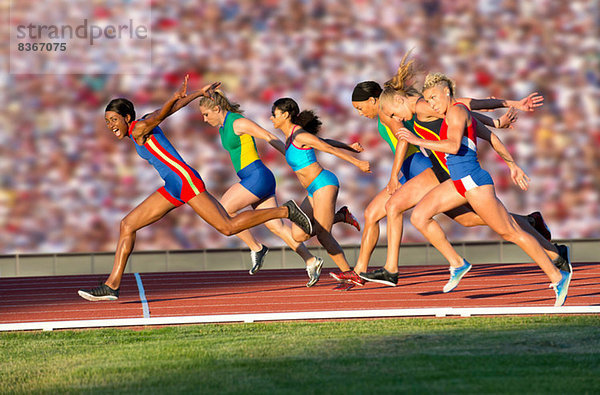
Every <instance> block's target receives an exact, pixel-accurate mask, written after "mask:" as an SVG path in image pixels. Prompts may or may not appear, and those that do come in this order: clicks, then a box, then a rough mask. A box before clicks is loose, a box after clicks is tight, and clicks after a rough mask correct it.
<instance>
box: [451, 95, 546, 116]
mask: <svg viewBox="0 0 600 395" xmlns="http://www.w3.org/2000/svg"><path fill="white" fill-rule="evenodd" d="M456 100H457V101H459V102H461V103H464V104H465V105H466V106H467V107H469V108H470V109H471V110H493V109H496V108H503V107H514V108H516V109H517V110H521V111H527V112H531V111H534V110H535V109H536V108H537V107H540V106H543V105H544V97H543V96H541V95H540V94H539V93H537V92H533V93H531V94H530V95H528V96H527V97H525V98H523V99H521V100H506V99H495V98H491V99H469V98H460V99H456Z"/></svg>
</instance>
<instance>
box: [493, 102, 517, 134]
mask: <svg viewBox="0 0 600 395" xmlns="http://www.w3.org/2000/svg"><path fill="white" fill-rule="evenodd" d="M518 118H519V113H518V112H517V110H516V109H515V108H514V107H510V108H509V109H508V111H507V112H505V113H504V114H502V116H501V117H500V118H498V129H512V128H513V123H515V122H517V119H518Z"/></svg>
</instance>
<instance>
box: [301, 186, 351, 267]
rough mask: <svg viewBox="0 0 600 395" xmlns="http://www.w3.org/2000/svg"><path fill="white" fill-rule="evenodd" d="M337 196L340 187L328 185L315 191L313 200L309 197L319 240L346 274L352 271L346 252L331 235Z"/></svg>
mask: <svg viewBox="0 0 600 395" xmlns="http://www.w3.org/2000/svg"><path fill="white" fill-rule="evenodd" d="M337 194H338V187H336V186H334V185H328V186H325V187H323V188H320V189H318V190H317V191H315V193H314V196H313V197H312V198H310V197H309V200H310V202H311V204H312V206H313V218H314V220H315V229H316V234H317V239H319V242H320V243H321V245H322V246H323V247H324V248H325V250H327V253H328V254H329V256H330V257H331V259H332V260H333V262H335V264H336V265H337V266H338V267H339V268H340V270H341V271H343V272H345V271H348V270H350V266H349V265H348V261H346V257H345V256H344V250H342V247H340V245H339V244H338V242H337V241H336V240H335V239H334V238H333V236H332V235H331V227H332V226H333V217H334V214H335V202H336V200H337Z"/></svg>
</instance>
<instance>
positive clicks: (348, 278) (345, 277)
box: [329, 270, 365, 287]
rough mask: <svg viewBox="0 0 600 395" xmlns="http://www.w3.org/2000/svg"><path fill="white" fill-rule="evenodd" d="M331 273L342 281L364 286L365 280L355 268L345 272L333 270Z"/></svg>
mask: <svg viewBox="0 0 600 395" xmlns="http://www.w3.org/2000/svg"><path fill="white" fill-rule="evenodd" d="M329 275H330V276H331V277H333V278H335V279H336V280H337V281H339V282H341V283H352V284H354V285H358V286H361V287H362V286H363V285H365V280H363V279H362V278H360V277H359V276H358V274H356V273H355V272H354V270H346V271H345V272H331V273H329Z"/></svg>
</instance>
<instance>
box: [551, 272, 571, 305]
mask: <svg viewBox="0 0 600 395" xmlns="http://www.w3.org/2000/svg"><path fill="white" fill-rule="evenodd" d="M560 275H561V279H560V281H559V282H557V283H555V284H550V287H551V288H554V292H555V293H556V302H554V306H555V307H559V306H562V305H563V304H565V301H566V300H567V293H568V292H569V285H570V284H571V277H572V276H573V273H567V272H563V271H562V270H561V271H560Z"/></svg>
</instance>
